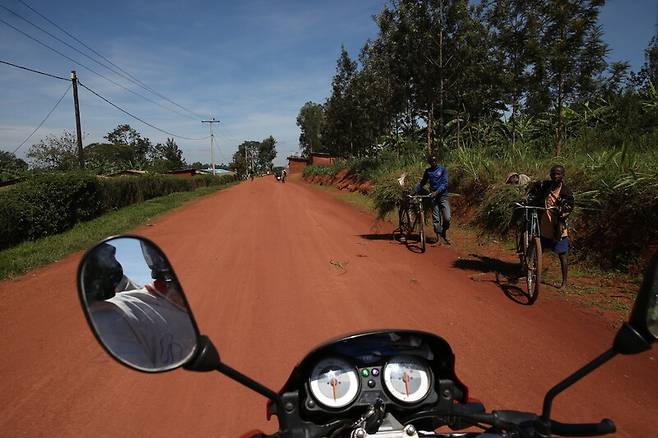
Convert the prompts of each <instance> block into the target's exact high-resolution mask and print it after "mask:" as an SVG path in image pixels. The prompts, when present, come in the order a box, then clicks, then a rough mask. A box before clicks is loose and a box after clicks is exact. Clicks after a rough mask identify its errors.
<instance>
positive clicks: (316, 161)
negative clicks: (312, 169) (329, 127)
mask: <svg viewBox="0 0 658 438" xmlns="http://www.w3.org/2000/svg"><path fill="white" fill-rule="evenodd" d="M309 160H310V162H311V163H310V164H312V165H313V166H329V165H331V164H334V163H335V162H336V160H337V158H336V157H332V156H331V155H330V154H325V153H324V152H313V153H311V157H310V158H309Z"/></svg>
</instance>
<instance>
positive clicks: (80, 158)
mask: <svg viewBox="0 0 658 438" xmlns="http://www.w3.org/2000/svg"><path fill="white" fill-rule="evenodd" d="M71 83H72V85H73V104H74V105H75V131H76V133H77V143H78V161H80V169H84V167H85V160H84V157H83V155H82V132H81V129H80V102H79V101H78V77H77V76H76V74H75V70H71Z"/></svg>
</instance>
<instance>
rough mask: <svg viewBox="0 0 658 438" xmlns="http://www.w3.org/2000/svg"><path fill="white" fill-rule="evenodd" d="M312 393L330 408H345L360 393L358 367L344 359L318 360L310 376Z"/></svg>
mask: <svg viewBox="0 0 658 438" xmlns="http://www.w3.org/2000/svg"><path fill="white" fill-rule="evenodd" d="M309 384H310V387H311V394H312V395H313V397H314V398H315V399H316V400H317V401H318V402H319V403H320V404H322V405H324V406H326V407H328V408H343V407H345V406H347V405H349V404H350V403H352V402H353V401H354V399H355V398H356V396H357V394H358V393H359V378H358V375H357V372H356V369H355V368H354V367H353V366H351V365H350V364H349V363H347V362H346V361H344V360H342V359H337V358H328V359H323V360H321V361H320V362H318V364H317V365H315V367H314V368H313V371H312V372H311V378H310V382H309Z"/></svg>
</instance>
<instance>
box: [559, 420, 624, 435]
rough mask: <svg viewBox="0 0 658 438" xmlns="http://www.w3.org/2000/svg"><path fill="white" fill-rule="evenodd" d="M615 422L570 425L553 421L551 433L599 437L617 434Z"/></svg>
mask: <svg viewBox="0 0 658 438" xmlns="http://www.w3.org/2000/svg"><path fill="white" fill-rule="evenodd" d="M616 431H617V426H615V422H614V421H612V420H610V419H608V418H604V419H603V420H601V421H600V422H598V423H582V424H569V423H560V422H559V421H555V420H551V432H552V433H554V434H556V435H562V436H598V435H607V434H609V433H615V432H616Z"/></svg>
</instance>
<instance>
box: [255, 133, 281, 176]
mask: <svg viewBox="0 0 658 438" xmlns="http://www.w3.org/2000/svg"><path fill="white" fill-rule="evenodd" d="M275 158H276V140H275V139H274V137H272V136H271V135H270V136H269V137H267V138H265V139H263V140H262V141H261V142H260V144H259V145H258V159H257V166H258V167H257V171H258V172H266V171H268V170H271V169H272V166H273V165H274V164H273V161H274V159H275Z"/></svg>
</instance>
